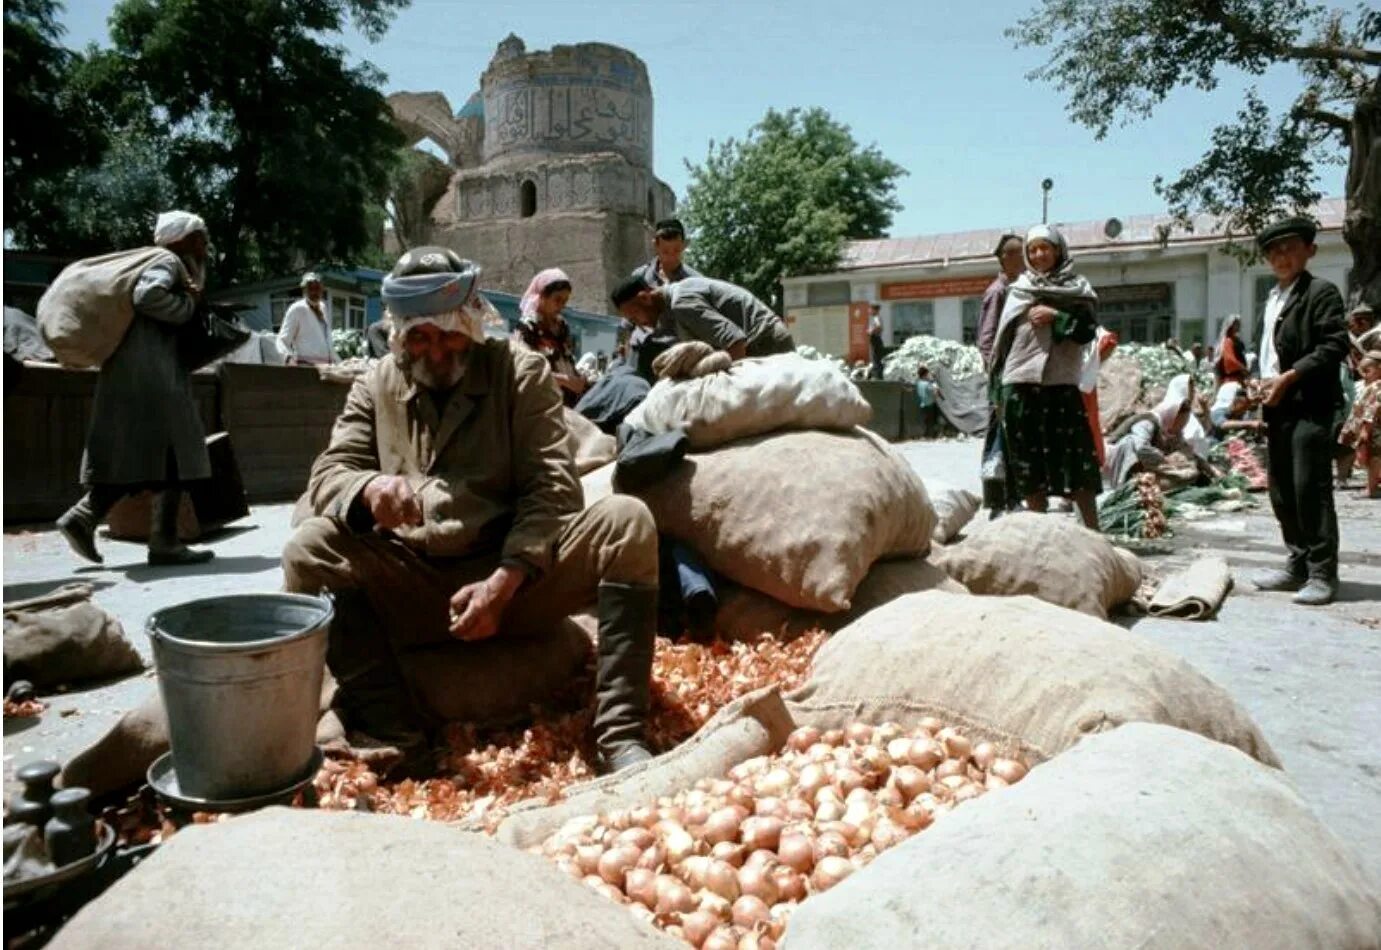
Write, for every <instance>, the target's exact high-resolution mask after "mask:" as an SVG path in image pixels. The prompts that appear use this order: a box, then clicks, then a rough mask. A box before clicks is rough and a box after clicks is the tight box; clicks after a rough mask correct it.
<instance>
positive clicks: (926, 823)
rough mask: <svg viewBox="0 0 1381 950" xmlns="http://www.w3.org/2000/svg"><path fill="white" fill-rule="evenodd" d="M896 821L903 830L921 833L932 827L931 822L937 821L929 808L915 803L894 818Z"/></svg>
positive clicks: (917, 802) (920, 803)
mask: <svg viewBox="0 0 1381 950" xmlns="http://www.w3.org/2000/svg"><path fill="white" fill-rule="evenodd" d="M894 820H895V821H897V823H898V824H900V825H901V826H902V827H903V828H908V829H910V830H911V831H920V830H921V829H923V828H929V827H930V824H931V822H933V821H934V820H935V813H934V812H932V811H931V810H930V809H929V808H926V807H925V805H924V803H922V802H919V801H915V802H912V803H911V804H910V805H907V806H906V807H905V808H903V809H902V810H901V812H900V813H898V814H897V815H896V816H894Z"/></svg>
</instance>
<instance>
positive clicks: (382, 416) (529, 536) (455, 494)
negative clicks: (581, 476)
mask: <svg viewBox="0 0 1381 950" xmlns="http://www.w3.org/2000/svg"><path fill="white" fill-rule="evenodd" d="M466 361H467V362H466V366H465V375H464V376H463V377H462V379H461V381H460V383H459V385H457V386H456V388H455V390H454V391H453V392H452V393H451V394H450V397H449V398H448V399H447V401H446V404H445V406H444V407H441V408H440V409H438V407H437V405H436V401H435V400H434V399H433V397H432V395H431V393H430V392H429V391H427V390H426V389H424V388H422V387H419V386H418V385H417V384H415V383H413V382H412V381H411V380H410V379H409V378H408V376H407V375H406V374H405V373H404V372H403V370H402V369H401V368H400V367H399V366H398V364H397V362H396V357H394V356H393V355H389V356H386V357H384V358H383V359H382V360H380V361H379V363H378V365H376V366H375V367H374V368H373V369H372V370H370V372H369V373H368V374H367V375H366V376H365V377H364V378H363V379H360V380H358V381H357V382H356V383H355V385H354V387H353V388H352V389H351V390H350V395H349V397H348V398H347V399H346V401H345V409H344V410H343V411H342V412H341V415H340V418H339V419H337V420H336V425H335V429H334V430H333V431H332V433H331V444H330V445H328V446H327V447H326V451H325V452H323V453H322V454H321V456H320V457H319V458H318V459H317V460H316V464H315V465H313V466H312V475H311V479H310V480H309V482H308V484H307V494H306V499H305V500H306V503H307V506H308V507H309V508H310V509H311V511H312V513H313V514H316V515H319V516H325V517H331V518H337V519H340V520H342V521H345V522H346V523H347V524H350V525H351V526H353V527H355V528H357V529H360V530H368V528H369V527H370V525H371V524H372V519H370V518H369V516H368V513H367V512H366V511H365V510H364V507H363V504H362V499H361V497H360V495H361V492H363V491H364V487H365V486H366V485H367V484H369V482H370V481H372V480H373V479H374V478H375V477H376V476H378V475H402V476H405V477H406V478H407V479H408V481H409V483H410V484H411V485H412V487H413V490H414V491H416V492H417V493H418V498H419V500H420V501H421V504H422V518H423V524H422V525H420V526H416V527H406V528H400V529H399V530H398V531H397V534H398V535H399V536H400V537H401V538H402V539H403V541H404V542H405V543H407V544H408V545H409V546H410V547H412V548H413V549H414V550H417V551H419V552H421V553H423V554H424V555H427V556H429V557H439V558H458V557H477V556H480V555H493V554H497V555H499V557H500V559H501V560H502V561H503V562H505V563H511V564H514V565H516V566H521V567H522V568H523V569H524V570H526V571H527V572H528V574H529V575H532V576H540V575H542V574H544V573H545V572H546V571H548V570H549V569H550V567H551V564H552V555H553V550H554V546H555V543H556V539H557V537H558V536H559V535H560V533H561V530H562V529H563V528H564V527H565V525H566V524H567V523H568V522H569V521H570V520H571V519H572V518H574V517H575V516H576V515H577V514H578V513H579V512H580V510H581V508H582V507H583V494H582V491H581V487H580V481H579V480H578V479H577V477H576V471H575V457H574V454H573V452H572V447H571V443H570V440H569V438H568V435H567V429H566V423H565V418H564V416H563V413H562V403H561V397H560V396H559V395H558V394H557V391H556V384H555V382H554V381H553V380H552V378H551V371H550V370H549V369H548V367H547V361H546V360H545V359H543V358H542V357H540V356H538V355H537V354H535V353H532V352H530V351H528V350H525V349H520V348H516V347H513V346H511V345H510V344H509V343H508V341H506V340H488V341H486V342H484V343H477V344H475V345H474V346H472V347H471V349H470V350H469V352H468V354H467V355H466Z"/></svg>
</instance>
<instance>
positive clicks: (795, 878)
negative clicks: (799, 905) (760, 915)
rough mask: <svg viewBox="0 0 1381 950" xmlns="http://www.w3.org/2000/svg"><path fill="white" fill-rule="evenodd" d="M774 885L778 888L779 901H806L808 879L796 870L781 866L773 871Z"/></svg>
mask: <svg viewBox="0 0 1381 950" xmlns="http://www.w3.org/2000/svg"><path fill="white" fill-rule="evenodd" d="M771 873H772V883H773V884H775V885H776V886H777V901H778V902H781V901H803V900H805V899H806V877H805V875H804V874H803V873H801V872H800V871H798V870H796V869H795V868H790V867H787V866H786V865H785V864H779V865H777V866H776V867H775V868H773V869H772V872H771Z"/></svg>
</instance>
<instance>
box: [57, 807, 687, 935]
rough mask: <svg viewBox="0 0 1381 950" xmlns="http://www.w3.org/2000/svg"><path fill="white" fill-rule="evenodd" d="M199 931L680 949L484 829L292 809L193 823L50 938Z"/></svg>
mask: <svg viewBox="0 0 1381 950" xmlns="http://www.w3.org/2000/svg"><path fill="white" fill-rule="evenodd" d="M173 895H175V898H174V897H173ZM193 934H200V935H203V936H204V937H206V938H207V940H208V941H209V942H210V943H211V944H214V945H215V946H216V947H223V948H250V947H253V948H259V947H311V946H316V947H366V946H379V947H382V946H393V947H410V948H411V947H419V948H429V947H437V948H441V947H476V948H479V947H554V948H570V950H576V948H580V950H584V948H587V947H648V948H654V947H667V948H675V947H684V946H685V945H684V944H682V943H679V942H677V941H675V940H672V939H671V938H669V937H667V936H665V935H663V934H659V933H658V932H656V931H655V930H654V929H652V928H651V927H649V926H648V925H646V924H642V923H639V922H638V921H637V920H635V919H634V918H633V916H632V915H631V914H629V913H628V911H627V910H625V909H624V908H622V907H619V906H618V905H616V904H614V903H612V902H610V901H608V900H606V899H605V898H603V897H601V896H600V895H598V894H596V893H594V891H592V890H591V889H590V888H588V887H585V886H583V885H582V884H580V882H578V881H575V880H572V879H571V878H570V877H568V876H567V875H565V874H563V873H562V872H561V871H559V870H557V869H556V867H555V866H553V865H552V864H551V863H550V862H548V861H544V860H543V859H542V858H540V857H537V856H536V855H531V854H523V853H522V852H520V851H516V850H514V849H512V848H507V847H504V846H503V845H501V844H498V843H496V842H494V841H491V840H489V839H487V838H485V837H483V836H481V835H474V834H465V833H463V832H458V831H456V830H455V829H453V828H448V827H445V826H442V825H438V824H432V823H429V822H422V821H412V820H410V819H407V818H397V817H391V816H383V815H366V814H359V813H351V812H317V811H302V810H293V809H286V808H269V809H265V810H264V811H261V812H258V813H256V814H253V815H246V816H242V817H239V818H236V819H234V820H233V821H227V822H224V823H221V824H213V825H192V826H189V827H187V828H184V829H183V830H182V831H180V832H178V833H177V835H175V836H174V837H173V838H172V839H171V840H169V841H168V842H167V843H166V844H164V845H162V846H161V847H160V848H159V849H158V851H157V852H156V853H155V854H153V855H152V856H151V857H149V858H147V859H146V860H145V861H144V862H143V863H142V864H140V865H139V866H138V867H137V868H136V869H135V870H134V871H133V872H131V873H130V874H128V875H126V876H125V877H124V878H123V879H121V880H120V881H119V882H117V883H116V884H115V885H114V886H113V887H112V888H111V889H110V890H109V891H107V892H106V893H105V894H104V895H102V896H101V897H100V898H98V899H96V900H95V901H93V902H92V903H90V904H89V905H87V906H86V907H85V908H83V909H82V911H81V912H80V913H78V914H77V916H76V917H75V918H73V920H72V922H71V923H69V924H68V925H67V926H66V927H64V928H63V930H62V931H61V932H60V933H59V934H58V935H57V938H56V939H55V940H54V941H53V943H52V944H51V946H52V947H54V948H55V950H58V948H64V947H66V948H74V947H96V946H100V947H108V948H126V947H128V948H145V947H159V946H168V947H172V946H182V945H185V944H186V943H187V940H188V937H189V935H193Z"/></svg>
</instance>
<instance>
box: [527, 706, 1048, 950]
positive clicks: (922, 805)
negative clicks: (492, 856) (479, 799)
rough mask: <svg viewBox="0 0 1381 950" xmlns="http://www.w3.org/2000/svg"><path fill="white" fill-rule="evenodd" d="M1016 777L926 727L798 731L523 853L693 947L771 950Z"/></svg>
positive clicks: (1005, 766) (1007, 766)
mask: <svg viewBox="0 0 1381 950" xmlns="http://www.w3.org/2000/svg"><path fill="white" fill-rule="evenodd" d="M1026 770H1027V767H1026V764H1025V763H1024V762H1023V761H1022V760H1021V759H1019V758H1016V757H1013V756H1011V755H1004V754H1003V750H1000V749H998V748H997V747H996V746H995V745H994V744H993V743H991V742H974V741H972V740H971V739H970V738H969V737H968V736H966V735H964V734H963V733H962V732H960V731H959V730H957V729H953V728H947V727H946V726H945V725H944V723H942V722H940V721H939V720H937V719H933V718H928V717H927V718H924V719H921V720H920V721H919V722H918V723H917V724H916V725H915V727H913V728H911V729H909V730H904V729H903V728H902V727H901V726H899V725H897V724H896V723H883V724H882V725H879V726H871V725H868V724H866V723H853V724H851V725H849V726H848V727H847V728H844V729H829V730H824V731H822V730H819V729H814V728H808V727H803V728H800V729H797V730H796V731H795V732H793V733H791V735H790V736H789V737H788V738H787V742H786V747H785V748H784V749H783V750H782V751H781V752H779V753H778V754H776V755H771V756H758V757H757V758H753V759H749V760H748V761H746V762H742V763H740V764H739V765H736V766H734V767H733V768H732V769H730V770H729V772H728V774H727V775H725V776H724V777H723V778H716V779H702V780H701V781H699V782H696V783H695V785H694V786H693V787H692V788H690V789H688V790H686V791H683V792H680V793H678V794H676V795H674V796H666V797H662V798H659V799H658V800H657V801H656V802H655V803H652V804H646V805H642V806H639V807H636V808H631V809H628V810H627V811H617V812H608V813H605V814H602V815H587V816H583V817H580V818H575V819H572V820H571V821H569V822H567V823H566V824H565V826H563V827H562V828H561V830H560V831H558V832H557V833H556V834H555V835H553V836H552V837H551V838H550V839H548V840H547V841H546V842H545V843H544V844H543V845H541V846H540V847H538V848H534V849H533V851H534V852H537V853H540V854H542V855H544V856H546V857H547V858H549V859H550V860H552V861H554V862H555V863H556V865H557V867H559V868H560V869H561V870H563V871H565V872H566V873H567V874H569V875H571V877H573V878H576V879H577V880H580V881H583V882H584V883H585V884H587V885H588V886H590V887H591V888H593V889H595V890H596V891H598V892H599V893H601V894H603V895H604V896H606V897H608V898H609V899H610V900H614V901H617V902H619V903H621V904H625V905H627V906H628V908H629V909H630V910H631V911H632V912H633V913H634V914H635V915H637V916H639V917H641V918H643V919H645V920H647V921H649V922H650V923H653V924H655V925H656V926H658V927H661V928H662V929H663V930H665V931H666V932H667V933H669V934H671V935H673V936H675V937H679V938H680V939H682V940H685V941H686V942H687V943H689V944H690V945H691V946H693V947H699V948H707V950H718V948H720V947H725V948H734V950H747V948H756V950H771V948H773V947H775V946H776V943H777V941H778V940H780V939H781V936H782V933H783V931H784V930H785V928H786V922H787V919H788V918H789V917H790V915H791V912H792V910H793V909H794V908H795V907H796V905H797V904H799V903H800V902H801V901H803V900H806V899H807V898H808V897H809V896H810V895H812V894H817V893H820V892H822V891H826V890H829V889H830V888H831V887H834V886H835V885H836V884H838V883H839V882H841V881H843V880H844V879H845V878H847V877H848V876H849V875H851V874H853V873H854V872H855V871H857V870H859V869H860V868H863V867H865V866H867V864H868V863H869V862H870V861H872V860H873V859H874V858H875V857H877V855H878V854H880V853H881V852H883V851H886V850H887V849H888V848H892V847H895V846H896V845H898V844H900V843H901V842H903V841H905V840H906V839H907V838H909V837H911V836H912V835H914V834H916V833H917V832H919V831H922V830H924V829H925V828H927V827H929V826H930V824H931V823H933V822H934V821H935V820H936V819H937V818H939V817H940V816H942V815H944V814H946V813H947V812H949V811H951V810H953V809H954V808H956V807H958V806H959V805H962V804H963V803H964V802H966V801H969V800H971V799H974V798H977V797H979V796H980V795H983V794H985V793H986V792H988V791H991V790H994V789H1000V788H1005V787H1006V786H1008V785H1011V784H1013V783H1015V782H1018V781H1020V780H1021V779H1022V778H1023V777H1024V776H1025V775H1026Z"/></svg>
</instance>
